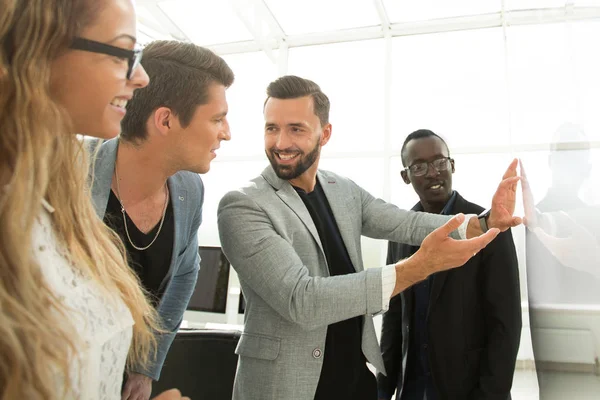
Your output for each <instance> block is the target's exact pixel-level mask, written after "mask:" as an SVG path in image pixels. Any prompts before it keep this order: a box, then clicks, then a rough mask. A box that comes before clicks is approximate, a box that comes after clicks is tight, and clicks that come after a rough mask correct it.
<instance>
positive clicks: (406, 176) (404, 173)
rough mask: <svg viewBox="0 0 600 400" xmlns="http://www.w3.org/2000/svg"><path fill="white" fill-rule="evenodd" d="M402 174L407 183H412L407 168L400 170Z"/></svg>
mask: <svg viewBox="0 0 600 400" xmlns="http://www.w3.org/2000/svg"><path fill="white" fill-rule="evenodd" d="M400 176H401V177H402V180H403V181H404V183H406V184H407V185H410V178H409V177H408V173H407V172H406V170H405V169H403V170H402V171H400Z"/></svg>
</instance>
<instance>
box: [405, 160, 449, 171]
mask: <svg viewBox="0 0 600 400" xmlns="http://www.w3.org/2000/svg"><path fill="white" fill-rule="evenodd" d="M453 161H454V160H453V159H452V158H450V157H442V158H438V159H436V160H433V161H431V162H420V163H415V164H413V165H409V166H408V167H406V168H404V169H405V170H407V171H410V172H411V173H412V174H413V175H414V176H423V175H425V174H427V171H428V170H429V166H430V165H431V166H432V167H433V168H434V169H435V170H436V171H438V172H440V171H446V170H447V169H448V167H449V166H450V165H451V163H452V162H453Z"/></svg>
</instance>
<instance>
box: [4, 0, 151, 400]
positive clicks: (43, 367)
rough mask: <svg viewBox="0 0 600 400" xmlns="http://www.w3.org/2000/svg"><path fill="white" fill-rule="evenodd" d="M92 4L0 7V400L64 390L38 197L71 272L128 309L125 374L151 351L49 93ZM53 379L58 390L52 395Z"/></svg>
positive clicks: (77, 153)
mask: <svg viewBox="0 0 600 400" xmlns="http://www.w3.org/2000/svg"><path fill="white" fill-rule="evenodd" d="M101 3H102V1H99V0H27V1H23V0H0V9H2V12H1V13H0V38H1V41H0V46H1V47H0V110H1V111H0V238H1V240H0V278H1V279H0V399H2V400H7V399H44V400H54V399H62V398H64V396H65V395H66V392H68V391H69V390H70V387H71V386H70V384H69V377H70V373H69V365H70V363H71V362H72V360H71V359H70V354H73V352H76V351H77V350H76V349H77V345H78V341H77V339H75V338H74V336H75V335H74V326H73V325H72V324H69V318H68V312H69V311H68V310H66V308H65V306H64V305H62V304H61V301H60V300H59V299H58V298H57V296H56V295H55V294H54V293H53V292H52V290H51V289H50V288H49V287H48V285H47V284H46V283H45V281H44V279H43V276H42V273H41V269H40V267H41V266H40V265H39V264H38V263H37V262H36V260H35V259H34V256H33V251H32V228H33V225H34V222H35V219H36V217H37V216H38V215H39V213H40V211H41V202H42V199H46V200H48V202H49V203H50V204H52V205H53V206H54V208H55V212H54V213H53V214H52V221H53V228H54V231H55V234H56V236H57V238H58V240H59V241H60V242H61V244H62V245H63V246H65V248H67V249H68V250H69V256H70V260H71V261H72V262H73V264H74V265H75V266H76V268H79V269H80V271H81V272H82V273H83V274H84V275H86V276H88V277H90V278H91V279H93V280H94V281H96V282H97V283H98V285H99V286H100V287H101V288H102V289H103V290H106V291H108V292H112V293H119V294H120V297H121V298H122V299H123V300H124V302H125V303H126V304H127V306H128V307H129V309H130V311H131V314H132V316H133V319H134V322H135V325H134V334H133V344H132V347H131V349H130V352H129V356H128V366H131V365H132V364H136V365H142V366H143V365H147V363H148V362H149V361H150V360H149V354H153V351H154V350H155V349H156V340H155V339H154V332H155V329H157V328H158V327H157V322H156V321H157V317H156V312H155V311H154V310H153V308H152V307H151V306H150V304H149V302H148V301H147V298H146V296H145V293H144V292H143V289H141V285H140V283H139V280H138V278H137V276H136V275H135V274H134V273H133V272H132V270H131V269H130V268H129V267H128V265H127V262H126V258H125V255H124V254H125V250H124V247H123V244H122V242H121V241H120V240H119V239H118V237H117V235H116V234H114V233H113V232H112V231H110V230H109V229H108V228H106V226H105V225H104V224H103V222H102V221H101V220H100V219H99V218H98V216H97V215H96V213H95V211H94V209H93V207H92V203H91V197H90V190H89V187H88V185H87V182H86V179H87V169H88V168H87V165H89V164H88V162H89V158H88V155H87V151H86V149H85V148H84V146H83V144H82V142H81V141H80V140H78V139H77V138H76V136H75V135H74V134H72V132H73V130H72V129H71V126H70V120H69V116H68V114H67V113H66V112H65V110H63V109H61V107H60V106H59V105H58V104H57V103H56V102H55V101H53V98H52V96H51V93H50V75H51V63H52V61H53V60H54V59H55V58H56V57H57V55H59V54H60V53H61V52H62V51H65V50H66V48H67V47H68V44H69V43H70V41H71V40H72V38H73V37H74V36H75V35H76V34H77V33H78V32H79V31H80V30H81V29H82V28H83V27H85V26H87V25H88V24H90V23H91V22H93V20H94V18H95V16H96V15H97V13H98V12H99V11H100V10H99V8H100V6H101V5H100V4H101ZM82 160H83V161H84V162H85V163H86V164H82ZM49 309H50V310H55V311H56V312H49V311H48V310H49ZM57 372H58V374H59V376H62V377H63V378H64V382H63V384H64V386H65V388H66V389H65V390H66V392H61V393H57V386H56V383H57V382H56V376H57Z"/></svg>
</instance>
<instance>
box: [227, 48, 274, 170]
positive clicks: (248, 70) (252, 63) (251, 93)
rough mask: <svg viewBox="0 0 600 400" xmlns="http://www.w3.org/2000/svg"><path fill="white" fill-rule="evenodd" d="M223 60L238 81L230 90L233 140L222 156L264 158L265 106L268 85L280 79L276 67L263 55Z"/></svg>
mask: <svg viewBox="0 0 600 400" xmlns="http://www.w3.org/2000/svg"><path fill="white" fill-rule="evenodd" d="M223 59H224V60H225V61H226V62H227V64H228V65H229V66H230V67H231V69H232V70H233V72H234V74H235V81H234V82H233V85H231V87H230V88H229V89H228V90H227V102H228V104H229V114H228V115H227V119H228V120H229V124H230V127H231V141H229V142H222V144H221V146H222V150H220V152H219V154H223V156H240V155H243V156H247V155H253V154H254V155H262V154H264V139H263V137H264V136H263V131H264V130H263V127H264V118H263V103H264V101H265V99H266V94H265V93H266V89H267V86H268V85H269V83H270V82H271V81H273V80H274V79H276V78H277V74H276V66H275V65H274V64H273V63H272V62H271V60H269V58H267V56H266V55H265V54H264V53H262V52H261V53H241V54H235V55H225V56H223ZM265 160H266V158H265Z"/></svg>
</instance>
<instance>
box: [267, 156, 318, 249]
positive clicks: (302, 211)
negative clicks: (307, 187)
mask: <svg viewBox="0 0 600 400" xmlns="http://www.w3.org/2000/svg"><path fill="white" fill-rule="evenodd" d="M261 175H262V176H263V178H265V180H266V181H267V182H268V183H269V184H270V185H271V186H272V187H273V189H275V193H276V194H277V196H279V198H280V199H281V201H283V202H284V203H285V204H286V205H287V206H288V207H289V208H290V209H291V210H292V211H293V212H294V214H296V215H297V216H298V218H299V219H300V221H302V223H303V224H304V226H306V229H308V231H309V232H310V234H311V235H312V236H313V238H314V239H315V241H316V242H317V244H318V245H319V248H320V249H321V251H322V252H323V245H322V244H321V238H320V237H319V232H317V227H316V226H315V223H314V222H313V220H312V217H311V216H310V213H309V212H308V210H307V209H306V206H305V205H304V203H303V202H302V199H300V196H298V193H296V190H294V188H293V187H292V185H290V183H289V182H288V181H286V180H283V179H280V178H279V177H278V176H277V175H276V174H275V171H274V170H273V168H272V167H271V166H269V167H267V168H265V170H264V171H263V172H262V174H261Z"/></svg>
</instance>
